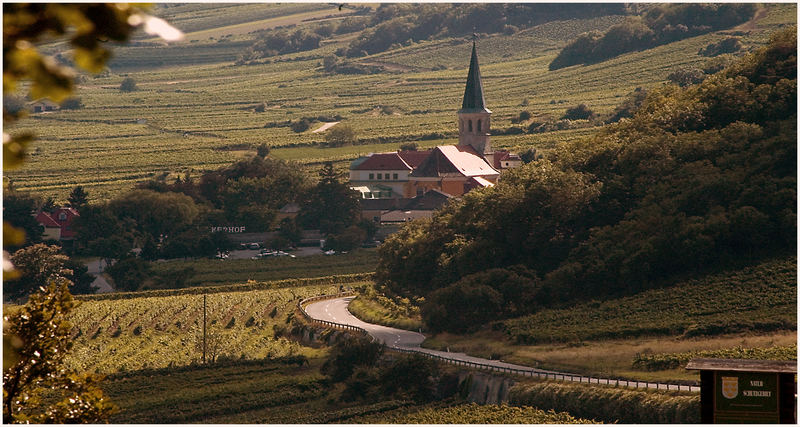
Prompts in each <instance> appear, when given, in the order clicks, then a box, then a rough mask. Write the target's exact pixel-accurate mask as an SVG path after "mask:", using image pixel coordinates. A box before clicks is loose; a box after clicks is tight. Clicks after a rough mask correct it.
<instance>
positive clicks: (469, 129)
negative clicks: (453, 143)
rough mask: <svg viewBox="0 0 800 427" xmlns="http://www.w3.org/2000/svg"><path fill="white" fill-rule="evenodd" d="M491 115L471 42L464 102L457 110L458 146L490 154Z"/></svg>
mask: <svg viewBox="0 0 800 427" xmlns="http://www.w3.org/2000/svg"><path fill="white" fill-rule="evenodd" d="M491 114H492V112H491V111H490V110H489V109H488V108H486V101H485V100H484V99H483V83H482V82H481V70H480V68H479V67H478V51H477V48H476V46H475V41H474V40H473V41H472V58H471V59H470V61H469V74H468V75H467V85H466V88H464V101H463V102H462V103H461V109H460V110H458V145H459V146H467V145H469V146H471V147H472V148H474V149H475V151H477V152H478V154H479V155H481V156H486V155H488V154H491V153H492V152H493V151H492V143H491V141H490V140H489V129H490V128H491V121H490V116H491Z"/></svg>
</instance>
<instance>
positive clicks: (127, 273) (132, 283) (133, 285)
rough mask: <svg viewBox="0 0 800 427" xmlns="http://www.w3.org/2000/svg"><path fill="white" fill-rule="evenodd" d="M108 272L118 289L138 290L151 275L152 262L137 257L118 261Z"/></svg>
mask: <svg viewBox="0 0 800 427" xmlns="http://www.w3.org/2000/svg"><path fill="white" fill-rule="evenodd" d="M106 272H108V274H109V275H110V276H111V278H112V279H113V280H114V287H115V288H116V289H117V290H118V291H136V290H138V289H139V288H140V287H141V286H142V283H144V281H145V280H147V279H148V278H149V277H150V275H151V271H150V264H149V263H148V262H147V261H145V260H143V259H141V258H135V257H129V258H125V259H121V260H119V261H117V262H116V263H115V264H114V265H112V266H111V267H108V269H106Z"/></svg>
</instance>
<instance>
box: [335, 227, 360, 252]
mask: <svg viewBox="0 0 800 427" xmlns="http://www.w3.org/2000/svg"><path fill="white" fill-rule="evenodd" d="M366 238H367V233H366V232H365V231H364V230H363V229H362V228H361V227H358V226H356V225H352V226H350V227H347V228H346V229H344V230H343V231H342V232H340V233H336V234H329V235H327V236H326V238H325V249H333V250H334V251H351V250H353V249H355V248H357V247H359V246H361V244H362V243H364V240H366Z"/></svg>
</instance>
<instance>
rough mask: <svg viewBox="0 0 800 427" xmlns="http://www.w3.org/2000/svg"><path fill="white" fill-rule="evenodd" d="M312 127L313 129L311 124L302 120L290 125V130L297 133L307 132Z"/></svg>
mask: <svg viewBox="0 0 800 427" xmlns="http://www.w3.org/2000/svg"><path fill="white" fill-rule="evenodd" d="M310 127H311V123H310V122H309V121H308V120H306V119H302V120H298V121H296V122H292V124H291V125H289V128H290V129H291V130H293V131H294V132H296V133H300V132H305V131H307V130H308V129H309V128H310Z"/></svg>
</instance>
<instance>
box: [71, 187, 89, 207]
mask: <svg viewBox="0 0 800 427" xmlns="http://www.w3.org/2000/svg"><path fill="white" fill-rule="evenodd" d="M67 200H68V201H69V205H70V206H71V207H73V208H75V209H77V210H78V211H79V212H80V210H81V208H83V207H84V206H86V204H87V203H89V193H87V192H86V190H84V189H83V187H82V186H80V185H78V186H76V187H75V188H73V189H72V192H70V193H69V198H67Z"/></svg>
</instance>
